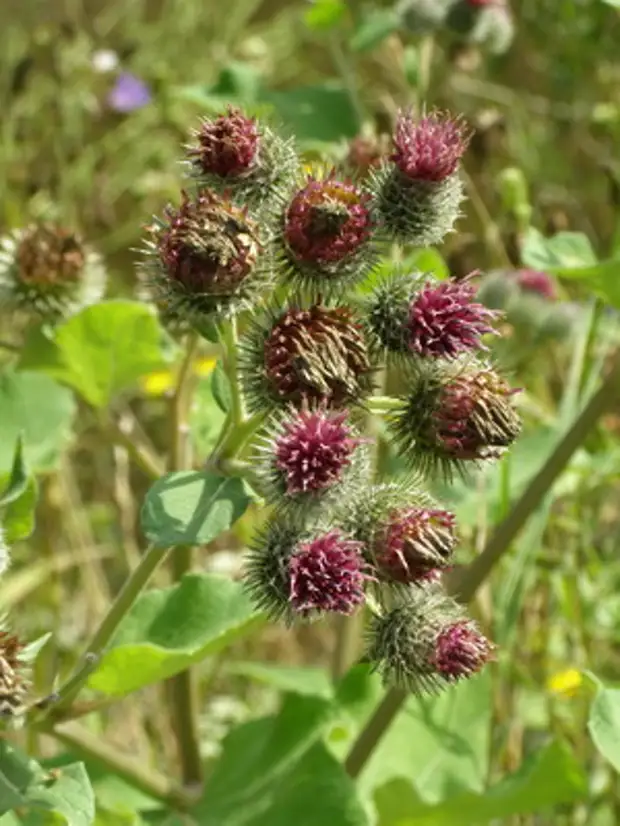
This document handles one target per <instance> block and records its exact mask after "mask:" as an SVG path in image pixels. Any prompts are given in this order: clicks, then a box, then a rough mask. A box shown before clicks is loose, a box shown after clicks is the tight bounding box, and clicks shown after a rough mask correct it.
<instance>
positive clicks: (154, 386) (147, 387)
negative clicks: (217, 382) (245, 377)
mask: <svg viewBox="0 0 620 826" xmlns="http://www.w3.org/2000/svg"><path fill="white" fill-rule="evenodd" d="M216 364H217V359H215V358H213V357H210V358H203V359H199V360H198V361H197V362H196V364H195V365H194V375H196V376H198V377H199V378H201V379H204V378H206V377H207V376H209V375H210V374H211V373H212V372H213V369H214V368H215V365H216ZM175 380H176V371H175V370H156V371H155V372H153V373H149V374H148V375H147V376H144V377H143V378H142V381H141V384H142V389H143V390H144V392H145V393H146V395H147V396H163V395H164V394H165V393H169V392H170V391H171V390H173V388H174V383H175Z"/></svg>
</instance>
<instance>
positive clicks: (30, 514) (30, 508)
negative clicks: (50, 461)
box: [1, 476, 38, 545]
mask: <svg viewBox="0 0 620 826" xmlns="http://www.w3.org/2000/svg"><path fill="white" fill-rule="evenodd" d="M37 499H38V486H37V480H36V479H35V478H34V477H33V476H31V477H30V478H29V479H28V483H27V486H26V490H25V491H24V493H22V495H21V496H20V497H19V499H16V500H15V501H14V502H11V504H10V505H7V506H6V507H4V508H3V513H2V519H1V521H2V527H3V528H4V535H5V539H6V541H7V543H8V544H9V545H12V544H13V542H18V541H19V540H20V539H28V537H29V536H30V535H31V534H32V532H33V531H34V526H35V510H36V506H37Z"/></svg>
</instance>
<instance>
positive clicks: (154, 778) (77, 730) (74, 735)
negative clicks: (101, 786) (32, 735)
mask: <svg viewBox="0 0 620 826" xmlns="http://www.w3.org/2000/svg"><path fill="white" fill-rule="evenodd" d="M43 731H44V733H45V734H48V735H49V736H50V737H54V738H55V739H56V740H59V741H60V742H61V743H64V744H65V745H66V746H68V747H69V748H70V749H72V750H73V751H75V752H76V754H78V755H84V756H85V757H88V758H90V759H91V760H93V761H96V762H97V763H101V764H103V765H104V766H106V768H108V769H110V770H111V771H112V772H113V774H114V775H115V776H117V777H121V778H122V779H123V780H126V781H127V783H129V785H131V786H133V787H135V788H136V789H140V791H142V792H144V794H146V795H148V796H149V797H154V798H156V799H157V800H160V801H161V802H162V803H165V804H166V805H167V806H171V807H173V808H177V809H185V808H188V807H189V806H190V805H191V803H192V802H193V798H192V796H191V795H189V794H188V793H187V792H185V791H184V790H183V789H179V788H177V787H176V786H175V785H174V783H173V782H172V781H171V780H170V779H169V778H167V777H166V776H165V775H163V774H159V772H156V771H154V770H152V769H149V768H146V767H145V765H144V763H143V762H141V761H138V760H135V759H133V758H131V757H129V756H127V755H125V754H123V753H122V752H119V751H118V749H117V748H116V747H115V746H111V745H109V744H107V743H106V742H105V741H103V740H102V739H101V738H100V737H98V736H95V735H94V734H91V733H90V732H89V731H88V730H87V729H85V728H84V727H83V726H81V725H79V724H77V723H66V724H63V725H59V726H57V727H55V728H45V729H43Z"/></svg>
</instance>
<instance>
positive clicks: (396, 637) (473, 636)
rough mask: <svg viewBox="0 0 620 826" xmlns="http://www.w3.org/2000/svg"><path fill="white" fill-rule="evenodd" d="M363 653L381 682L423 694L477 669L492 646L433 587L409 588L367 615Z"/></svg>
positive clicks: (452, 604) (458, 609)
mask: <svg viewBox="0 0 620 826" xmlns="http://www.w3.org/2000/svg"><path fill="white" fill-rule="evenodd" d="M366 656H367V659H368V660H369V661H370V662H371V663H373V665H374V667H375V669H376V670H377V671H379V672H380V674H381V675H382V677H383V680H384V682H385V683H386V684H387V685H392V686H397V687H399V688H403V689H405V690H407V691H412V692H413V693H415V694H423V693H433V692H437V691H439V690H441V689H442V688H443V687H445V685H446V684H447V683H451V682H455V681H457V680H459V679H463V678H467V677H471V676H473V675H474V674H476V673H477V672H479V671H481V670H482V668H483V667H484V666H485V665H486V663H487V662H488V661H489V660H490V659H492V656H493V646H492V645H491V643H490V642H489V641H488V640H487V639H486V638H485V637H484V636H483V635H482V634H481V633H480V631H478V629H477V627H476V625H475V623H474V622H472V621H471V620H468V619H467V618H465V617H464V616H463V614H462V610H461V609H460V608H459V606H458V605H457V604H456V603H455V602H454V601H453V600H452V599H450V598H448V597H446V596H445V595H444V594H442V593H441V591H440V590H439V589H437V590H434V591H430V590H429V591H419V592H413V593H412V594H411V596H410V597H409V598H408V600H407V601H406V602H404V603H403V604H401V605H398V606H396V607H395V608H393V609H392V610H390V611H388V612H386V613H385V614H384V615H383V616H375V617H373V619H372V621H371V624H370V628H369V631H368V637H367V654H366Z"/></svg>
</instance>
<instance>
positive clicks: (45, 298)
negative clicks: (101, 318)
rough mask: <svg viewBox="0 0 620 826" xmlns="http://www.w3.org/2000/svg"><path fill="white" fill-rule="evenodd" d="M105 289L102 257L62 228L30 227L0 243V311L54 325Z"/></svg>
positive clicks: (88, 302) (48, 225)
mask: <svg viewBox="0 0 620 826" xmlns="http://www.w3.org/2000/svg"><path fill="white" fill-rule="evenodd" d="M104 288H105V271H104V269H103V266H102V263H101V259H100V258H99V256H98V255H97V254H96V253H95V252H94V251H93V250H92V249H90V248H89V247H88V246H86V245H85V244H84V243H83V242H82V240H81V239H80V237H79V236H78V235H77V234H76V233H75V232H73V231H72V230H70V229H67V228H66V227H61V226H59V225H56V224H47V223H43V224H32V225H30V226H28V227H25V228H24V229H19V230H17V231H15V232H14V233H12V234H11V235H9V236H7V237H6V238H4V239H2V240H1V241H0V310H1V309H3V308H6V309H8V310H17V311H19V312H23V313H24V315H34V316H39V317H40V318H43V319H45V320H48V321H57V320H59V319H61V318H62V317H64V316H67V315H70V314H71V313H74V312H76V311H77V310H79V309H80V308H82V307H85V306H87V305H89V304H93V303H95V302H96V301H98V300H99V299H100V298H101V296H102V294H103V291H104Z"/></svg>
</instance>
